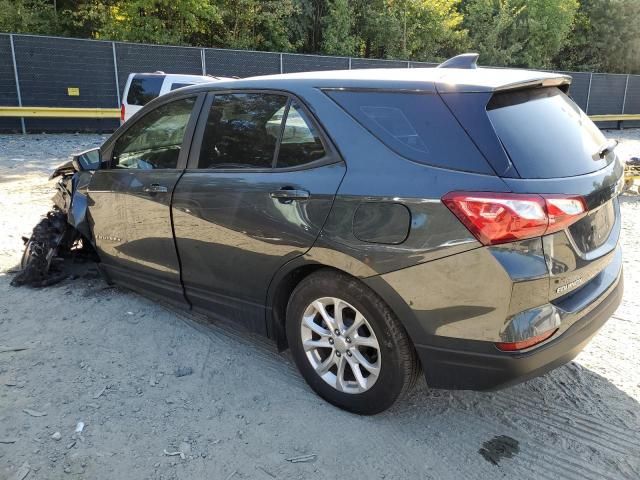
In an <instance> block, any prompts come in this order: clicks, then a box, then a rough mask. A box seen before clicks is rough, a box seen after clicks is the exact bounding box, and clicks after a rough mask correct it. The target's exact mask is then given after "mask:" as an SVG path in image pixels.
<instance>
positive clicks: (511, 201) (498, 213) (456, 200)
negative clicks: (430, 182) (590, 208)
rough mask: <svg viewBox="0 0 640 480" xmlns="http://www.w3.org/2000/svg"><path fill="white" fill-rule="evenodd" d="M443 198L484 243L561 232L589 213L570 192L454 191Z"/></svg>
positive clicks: (578, 198) (489, 243) (582, 200)
mask: <svg viewBox="0 0 640 480" xmlns="http://www.w3.org/2000/svg"><path fill="white" fill-rule="evenodd" d="M442 201H443V203H444V204H445V205H446V206H447V207H448V208H449V210H451V212H453V214H454V215H455V216H456V217H458V219H459V220H460V221H461V222H462V223H463V224H464V225H465V226H466V227H467V228H468V229H469V231H470V232H471V233H472V234H473V235H474V236H475V237H476V238H477V239H478V240H479V241H480V242H482V243H483V244H484V245H496V244H499V243H506V242H513V241H517V240H523V239H526V238H533V237H540V236H542V235H545V234H548V233H552V232H557V231H559V230H562V229H564V228H566V227H568V226H569V225H571V224H572V223H574V222H576V221H577V220H579V219H580V218H582V216H584V214H585V213H586V204H585V202H584V199H583V198H582V197H577V196H569V195H534V194H519V193H490V192H451V193H448V194H446V195H445V196H444V197H442Z"/></svg>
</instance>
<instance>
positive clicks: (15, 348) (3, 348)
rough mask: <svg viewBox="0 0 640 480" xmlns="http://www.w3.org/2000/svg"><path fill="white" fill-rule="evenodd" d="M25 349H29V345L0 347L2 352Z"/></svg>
mask: <svg viewBox="0 0 640 480" xmlns="http://www.w3.org/2000/svg"><path fill="white" fill-rule="evenodd" d="M23 350H29V347H0V353H8V352H22V351H23Z"/></svg>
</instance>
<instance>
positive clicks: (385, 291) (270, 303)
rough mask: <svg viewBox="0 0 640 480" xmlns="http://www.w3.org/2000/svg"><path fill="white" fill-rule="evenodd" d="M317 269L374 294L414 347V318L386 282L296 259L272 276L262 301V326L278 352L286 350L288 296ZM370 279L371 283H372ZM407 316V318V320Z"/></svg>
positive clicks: (330, 266) (301, 258)
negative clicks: (344, 276)
mask: <svg viewBox="0 0 640 480" xmlns="http://www.w3.org/2000/svg"><path fill="white" fill-rule="evenodd" d="M319 270H333V271H334V272H336V273H340V274H342V275H347V276H349V277H351V278H354V279H356V280H358V281H360V282H362V284H363V285H365V286H366V287H368V288H370V289H371V290H372V291H373V292H374V293H375V294H376V295H378V296H379V297H380V298H381V299H382V301H383V302H385V303H386V304H387V306H388V307H389V309H391V311H392V312H393V314H394V315H395V316H396V317H397V318H398V320H399V321H400V324H401V325H402V326H403V327H404V329H405V330H406V332H407V334H408V336H409V340H410V341H411V343H412V345H413V347H414V348H415V339H416V337H415V336H414V333H415V330H414V328H415V327H416V325H415V324H414V317H413V315H412V314H411V309H410V307H409V306H408V305H407V304H406V303H405V302H404V301H402V299H401V298H400V296H399V295H398V293H397V292H395V290H393V289H392V288H391V287H390V286H389V285H388V284H386V282H384V281H381V279H380V277H379V276H376V277H374V278H362V277H360V276H358V275H355V274H354V273H351V272H349V271H347V270H344V269H340V268H337V267H335V266H333V265H327V264H325V263H320V262H318V261H313V260H310V259H308V258H305V257H304V256H303V257H298V258H296V259H294V260H292V261H290V262H288V263H286V264H285V265H283V266H282V267H281V268H280V270H278V272H277V273H276V274H275V275H274V277H273V279H272V281H271V283H270V284H269V289H268V291H267V302H266V306H267V308H266V325H267V335H268V337H269V338H271V339H273V340H275V342H276V345H277V348H278V350H279V351H284V350H286V349H287V348H288V347H289V344H288V341H287V335H286V327H285V321H286V310H287V305H288V303H289V298H290V297H291V293H292V292H293V290H294V289H295V288H296V286H297V285H298V284H299V283H300V282H301V281H302V280H304V279H305V278H306V277H308V276H309V275H311V274H312V273H315V272H317V271H319ZM372 280H373V281H372ZM407 315H408V316H409V318H407Z"/></svg>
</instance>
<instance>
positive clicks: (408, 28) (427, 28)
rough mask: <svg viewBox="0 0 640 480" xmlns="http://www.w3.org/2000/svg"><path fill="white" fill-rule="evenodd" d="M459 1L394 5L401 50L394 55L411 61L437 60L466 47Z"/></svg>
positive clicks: (406, 1)
mask: <svg viewBox="0 0 640 480" xmlns="http://www.w3.org/2000/svg"><path fill="white" fill-rule="evenodd" d="M459 4H460V0H437V1H434V0H419V1H416V0H404V1H402V2H397V4H396V5H397V6H398V7H399V8H400V11H399V12H398V13H397V16H398V18H399V20H400V22H401V25H402V41H401V43H400V45H401V46H402V49H401V50H399V51H398V52H397V53H396V55H397V56H402V58H407V59H411V60H428V61H432V62H433V61H440V60H443V59H446V58H449V57H451V56H453V55H456V54H458V53H461V52H463V51H464V50H466V49H467V48H468V46H469V40H468V32H467V31H466V30H465V29H463V28H462V25H463V15H462V14H461V13H460V12H459V10H458V7H459Z"/></svg>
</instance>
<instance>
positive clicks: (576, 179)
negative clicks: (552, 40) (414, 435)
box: [442, 85, 623, 310]
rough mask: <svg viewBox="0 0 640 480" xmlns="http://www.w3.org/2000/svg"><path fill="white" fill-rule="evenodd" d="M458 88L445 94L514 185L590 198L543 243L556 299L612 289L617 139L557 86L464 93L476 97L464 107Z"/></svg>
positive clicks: (619, 169) (572, 305)
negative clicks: (609, 274) (609, 136)
mask: <svg viewBox="0 0 640 480" xmlns="http://www.w3.org/2000/svg"><path fill="white" fill-rule="evenodd" d="M460 95H461V94H455V93H454V94H443V95H442V97H443V98H444V100H445V102H447V103H448V104H449V105H450V107H452V110H454V113H455V114H456V116H457V117H458V119H459V121H460V122H461V123H462V125H463V126H464V127H465V128H466V129H467V131H468V132H469V134H470V135H471V137H472V138H473V139H474V141H476V143H477V144H478V146H479V147H480V148H481V149H484V152H483V153H485V156H487V159H488V161H490V163H492V165H493V166H494V169H495V170H496V173H497V174H498V175H499V176H501V177H502V178H503V180H504V182H505V183H506V185H507V187H508V189H509V190H510V191H511V192H513V193H520V194H540V195H548V194H551V195H569V196H572V197H580V198H582V199H583V200H584V210H585V211H584V213H581V214H580V215H577V216H576V217H575V221H574V222H573V223H571V224H570V225H569V226H567V227H566V228H564V229H562V230H561V231H558V232H556V233H553V234H549V235H546V236H544V237H543V250H544V255H545V261H546V263H547V267H548V270H549V273H550V283H549V299H550V300H551V301H555V302H557V303H560V302H562V301H563V300H564V299H568V298H569V297H570V296H571V295H573V294H576V293H577V292H578V291H579V290H581V289H584V291H585V298H583V300H584V301H585V302H586V301H588V300H589V298H587V297H590V298H591V299H593V297H594V296H597V294H598V293H599V292H598V291H596V290H600V289H606V287H607V285H606V282H607V281H609V283H611V282H612V281H613V280H615V278H614V279H613V280H612V279H610V278H608V277H607V278H602V277H603V276H604V273H603V271H604V269H605V268H606V267H607V266H609V265H611V264H612V263H614V262H617V261H619V258H618V259H616V258H615V257H616V251H615V248H616V245H617V243H618V238H619V235H620V209H619V205H618V199H617V195H618V193H619V189H620V186H621V179H622V175H623V165H622V163H621V162H620V160H619V159H618V158H617V156H616V154H615V150H614V148H615V144H614V143H610V142H609V141H608V140H607V139H606V137H605V136H604V135H603V134H602V132H600V130H599V129H598V128H597V127H596V126H595V125H594V124H593V122H591V120H590V119H589V118H588V117H587V116H586V115H585V114H584V112H582V111H581V110H580V108H579V107H578V106H577V105H575V103H574V102H573V101H572V100H571V99H570V98H569V97H568V96H567V94H565V92H564V91H563V90H561V89H560V88H558V87H555V86H554V87H544V86H542V85H541V86H537V87H534V88H531V87H526V88H515V89H513V88H510V89H509V90H506V91H497V92H477V93H465V94H463V97H464V101H465V102H466V103H467V104H472V105H475V107H474V106H472V107H471V108H468V109H467V110H466V111H465V110H464V109H462V108H460V107H461V104H462V102H461V99H462V97H461V96H460ZM481 110H482V112H481ZM479 121H481V122H484V125H483V126H480V125H478V122H479ZM489 127H490V128H491V130H492V132H494V140H497V142H496V144H494V145H491V142H490V141H487V139H486V138H480V135H486V134H487V132H488V131H489V130H488V128H489ZM489 152H490V155H491V157H489V156H488V155H487V153H489ZM500 155H502V157H500ZM611 266H612V267H614V266H613V265H611ZM612 270H616V269H615V268H612ZM616 271H617V270H616ZM601 273H602V275H601ZM599 275H600V277H599ZM596 278H599V279H600V280H599V281H594V280H595V279H596ZM590 283H592V285H591V287H590V288H586V287H587V285H588V284H590ZM596 284H597V285H598V289H595V287H594V285H596ZM586 293H589V295H586ZM581 303H582V302H579V301H578V300H577V295H574V298H573V299H572V300H571V302H569V301H567V304H566V305H564V306H563V308H564V307H566V308H567V309H569V310H574V309H577V308H578V307H581V306H584V305H579V304H581Z"/></svg>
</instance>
